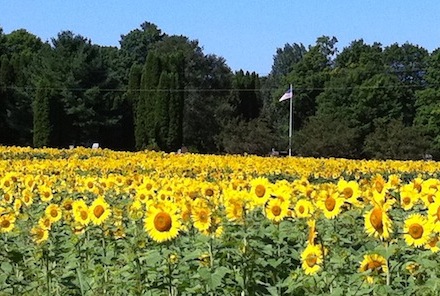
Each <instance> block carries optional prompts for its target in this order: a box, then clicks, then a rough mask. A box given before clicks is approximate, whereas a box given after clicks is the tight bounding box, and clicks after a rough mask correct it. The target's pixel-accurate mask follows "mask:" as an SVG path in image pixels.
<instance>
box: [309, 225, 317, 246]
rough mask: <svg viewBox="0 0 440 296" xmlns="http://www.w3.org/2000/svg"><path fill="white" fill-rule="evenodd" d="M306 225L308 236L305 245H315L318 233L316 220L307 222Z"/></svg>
mask: <svg viewBox="0 0 440 296" xmlns="http://www.w3.org/2000/svg"><path fill="white" fill-rule="evenodd" d="M307 225H308V226H309V236H308V238H307V243H308V244H309V245H315V243H316V239H317V237H318V232H317V231H316V220H314V219H310V220H308V221H307Z"/></svg>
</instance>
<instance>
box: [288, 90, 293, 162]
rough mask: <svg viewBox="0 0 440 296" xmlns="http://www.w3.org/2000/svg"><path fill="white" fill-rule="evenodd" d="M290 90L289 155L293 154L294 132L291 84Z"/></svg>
mask: <svg viewBox="0 0 440 296" xmlns="http://www.w3.org/2000/svg"><path fill="white" fill-rule="evenodd" d="M290 91H291V92H292V95H291V97H290V122H289V156H292V132H293V89H292V84H290Z"/></svg>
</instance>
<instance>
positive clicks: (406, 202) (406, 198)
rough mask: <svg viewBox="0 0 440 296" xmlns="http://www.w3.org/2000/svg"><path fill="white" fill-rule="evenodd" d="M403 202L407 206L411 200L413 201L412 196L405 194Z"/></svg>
mask: <svg viewBox="0 0 440 296" xmlns="http://www.w3.org/2000/svg"><path fill="white" fill-rule="evenodd" d="M402 202H403V204H404V205H406V206H407V205H409V204H410V202H411V198H409V197H408V196H405V197H404V198H403V200H402Z"/></svg>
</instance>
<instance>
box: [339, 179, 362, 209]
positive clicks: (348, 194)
mask: <svg viewBox="0 0 440 296" xmlns="http://www.w3.org/2000/svg"><path fill="white" fill-rule="evenodd" d="M338 192H339V194H340V196H341V197H342V198H344V199H345V202H347V203H349V204H351V205H353V206H357V207H360V206H362V204H361V203H360V202H359V200H358V197H359V196H360V189H359V184H358V183H357V182H356V181H348V182H347V181H346V180H344V179H339V181H338Z"/></svg>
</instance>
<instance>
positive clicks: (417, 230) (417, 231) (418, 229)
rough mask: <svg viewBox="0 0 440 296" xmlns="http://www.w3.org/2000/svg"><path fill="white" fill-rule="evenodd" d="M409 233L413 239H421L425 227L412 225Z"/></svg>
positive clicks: (416, 224)
mask: <svg viewBox="0 0 440 296" xmlns="http://www.w3.org/2000/svg"><path fill="white" fill-rule="evenodd" d="M408 233H409V235H411V236H412V238H413V239H419V238H421V237H422V235H423V226H422V225H420V224H418V223H414V224H411V225H410V226H409V229H408Z"/></svg>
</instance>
